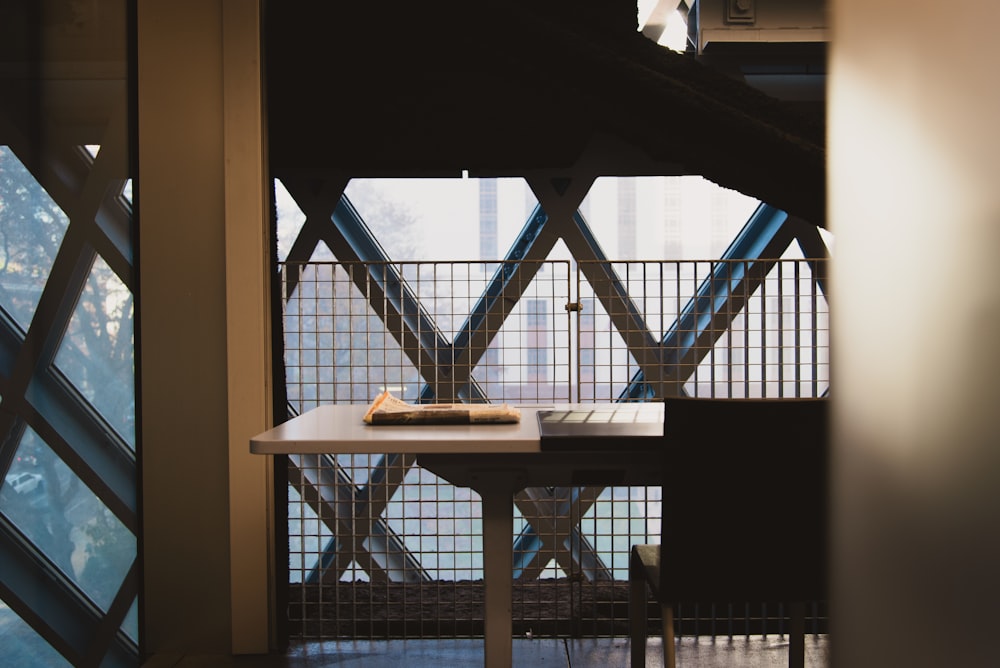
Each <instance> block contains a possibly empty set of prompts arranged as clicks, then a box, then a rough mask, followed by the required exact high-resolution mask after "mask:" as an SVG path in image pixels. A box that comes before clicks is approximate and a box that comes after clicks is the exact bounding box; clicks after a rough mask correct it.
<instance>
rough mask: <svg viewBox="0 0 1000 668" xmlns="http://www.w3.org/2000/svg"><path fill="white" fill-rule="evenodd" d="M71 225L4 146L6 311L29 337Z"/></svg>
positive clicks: (0, 176) (0, 270) (0, 154)
mask: <svg viewBox="0 0 1000 668" xmlns="http://www.w3.org/2000/svg"><path fill="white" fill-rule="evenodd" d="M68 224H69V219H68V218H67V217H66V214H64V213H63V212H62V210H61V209H60V208H59V207H58V206H57V205H56V203H55V202H54V201H52V198H51V197H49V195H48V193H46V192H45V190H43V189H42V187H41V186H40V185H38V183H37V182H36V181H35V179H34V177H32V176H31V174H30V173H29V172H28V170H27V169H25V167H24V165H23V164H21V161H20V160H18V159H17V157H16V156H15V155H14V152H13V151H11V149H10V147H8V146H0V306H2V307H3V308H4V309H5V310H6V311H7V312H8V313H10V314H11V316H13V318H14V319H15V320H16V321H17V323H18V324H19V325H20V326H21V328H22V329H24V330H25V331H27V330H28V325H29V324H30V323H31V317H32V316H33V315H34V313H35V308H36V307H37V306H38V299H39V298H40V297H41V294H42V288H43V287H45V279H46V278H47V277H48V275H49V272H50V271H51V269H52V262H53V261H54V260H55V257H56V252H57V251H58V250H59V244H60V243H62V238H63V236H64V235H65V234H66V227H67V225H68Z"/></svg>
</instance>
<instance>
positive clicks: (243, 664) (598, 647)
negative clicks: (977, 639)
mask: <svg viewBox="0 0 1000 668" xmlns="http://www.w3.org/2000/svg"><path fill="white" fill-rule="evenodd" d="M661 648H662V644H661V642H660V641H659V639H657V638H650V640H649V644H648V645H647V652H646V665H647V666H662V665H663V659H662V654H661V652H660V650H661ZM481 665H483V641H482V640H451V639H444V640H388V641H369V640H356V641H351V640H348V641H337V642H334V641H327V642H316V643H308V644H302V645H295V646H292V647H291V648H289V650H288V651H287V652H286V653H284V654H283V655H280V656H239V657H230V656H180V655H166V654H164V655H157V656H154V657H152V658H151V659H150V660H149V661H147V662H146V663H145V664H143V668H320V667H326V666H338V667H345V668H355V667H356V668H398V667H399V666H406V668H421V667H423V666H426V667H428V668H451V667H453V666H458V667H464V666H481ZM677 665H678V668H783V667H784V666H787V665H788V643H787V640H786V639H785V638H783V637H779V636H769V637H768V638H761V637H759V636H757V637H754V636H751V637H750V638H749V639H747V638H744V637H739V638H734V639H733V640H729V639H726V638H718V639H715V640H714V641H713V639H712V638H710V637H701V638H683V639H682V640H681V641H680V644H679V645H678V651H677ZM522 666H523V667H530V668H535V667H542V668H546V667H550V666H551V667H554V668H564V667H566V668H619V667H622V668H624V667H627V666H628V640H627V639H626V638H582V639H579V638H577V639H561V638H541V639H535V640H527V639H518V640H515V641H514V661H513V667H514V668H519V667H522ZM828 666H829V656H828V642H827V637H826V636H807V637H806V667H807V668H827V667H828Z"/></svg>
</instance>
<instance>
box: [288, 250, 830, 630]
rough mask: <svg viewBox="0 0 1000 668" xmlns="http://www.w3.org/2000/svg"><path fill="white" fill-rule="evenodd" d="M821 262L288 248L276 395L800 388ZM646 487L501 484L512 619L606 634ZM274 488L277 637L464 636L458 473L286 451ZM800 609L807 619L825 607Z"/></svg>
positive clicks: (347, 399)
mask: <svg viewBox="0 0 1000 668" xmlns="http://www.w3.org/2000/svg"><path fill="white" fill-rule="evenodd" d="M824 280H825V263H824V261H822V260H768V261H755V262H751V261H711V262H694V261H683V262H600V263H587V262H580V263H578V264H577V263H570V262H562V261H549V262H539V263H531V264H528V263H514V262H510V263H505V262H408V263H405V262H404V263H338V262H331V263H309V264H292V263H287V264H285V265H283V266H282V288H283V293H282V296H283V304H284V311H283V314H282V317H283V327H284V345H285V373H286V386H287V395H288V400H289V410H290V413H292V414H298V413H302V412H304V411H306V410H309V409H310V408H312V407H314V406H317V405H320V404H324V403H356V404H357V403H361V404H367V403H369V402H370V401H371V400H372V399H373V398H374V397H375V396H376V395H377V394H379V393H381V392H382V391H384V390H389V391H390V392H392V393H393V394H395V395H397V396H399V397H400V398H402V399H404V400H406V401H408V402H413V403H420V402H442V401H445V402H507V403H513V404H515V405H516V404H533V403H535V404H537V403H554V402H584V403H586V402H594V401H643V400H649V399H653V398H656V397H662V396H667V395H672V394H688V395H693V396H731V397H758V396H764V397H792V396H821V395H823V394H825V393H826V392H827V391H828V389H829V312H828V308H827V302H826V298H825V294H824V291H823V288H824V285H825V283H824ZM660 498H661V497H660V489H659V488H658V487H601V486H594V487H544V488H528V489H525V490H522V491H521V492H519V493H518V494H517V495H516V497H515V503H514V524H513V526H512V527H511V540H512V543H511V545H512V549H513V551H514V563H515V570H514V573H512V583H511V584H512V587H513V595H514V596H513V603H514V610H513V632H514V633H515V635H520V634H529V633H530V634H532V635H536V636H545V635H552V636H567V635H572V636H614V635H625V634H626V633H627V628H626V625H627V610H626V608H627V600H628V592H627V572H628V557H629V550H630V548H631V545H633V544H635V543H641V542H657V541H658V540H659V535H660ZM288 501H289V502H288V538H289V543H288V566H289V569H288V575H289V593H288V598H289V607H288V620H289V630H290V634H291V635H292V636H293V637H296V638H302V639H314V638H404V637H475V636H481V635H482V632H483V584H482V578H483V559H482V555H483V548H484V546H483V539H482V535H483V534H482V513H481V510H482V509H481V503H480V499H479V496H478V494H477V493H476V492H475V491H472V490H470V489H468V488H464V487H457V486H454V485H452V484H450V483H448V482H447V481H446V480H444V479H442V478H439V477H437V476H435V475H434V474H432V473H431V472H430V471H427V470H425V469H422V468H421V467H420V466H419V464H418V463H417V462H416V461H415V460H414V458H413V457H410V456H403V455H351V456H348V455H338V456H332V455H308V456H307V455H296V456H291V457H290V458H289V489H288ZM653 613H654V611H653V610H651V623H655V620H656V617H655V614H653ZM680 616H681V621H680V627H679V630H680V631H681V632H682V633H695V634H707V633H711V634H716V633H718V634H741V633H751V632H753V633H755V634H759V633H761V632H764V633H766V632H770V631H774V632H780V630H781V625H782V624H783V623H784V622H783V620H784V614H783V611H782V609H781V608H780V607H779V606H777V605H775V604H771V605H770V606H769V605H767V604H763V605H761V604H755V605H754V606H753V607H752V608H750V607H747V606H744V605H741V606H731V607H730V608H728V609H726V610H719V609H715V608H712V609H710V610H707V609H697V608H690V609H682V610H681V611H680ZM812 616H813V623H814V624H822V623H823V622H822V620H823V619H824V618H825V612H824V611H823V610H821V609H820V608H819V607H817V606H814V609H813V615H812ZM814 628H819V627H818V626H816V627H814Z"/></svg>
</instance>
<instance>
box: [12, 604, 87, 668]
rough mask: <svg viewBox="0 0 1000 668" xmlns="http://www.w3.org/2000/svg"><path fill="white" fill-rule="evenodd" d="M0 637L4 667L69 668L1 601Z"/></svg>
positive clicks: (61, 658) (60, 656)
mask: <svg viewBox="0 0 1000 668" xmlns="http://www.w3.org/2000/svg"><path fill="white" fill-rule="evenodd" d="M0 637H3V665H4V666H8V667H9V668H58V667H59V666H69V665H70V663H69V662H68V661H66V659H64V658H63V657H62V655H61V654H59V653H58V652H57V651H55V650H54V649H52V646H51V645H49V644H48V643H47V642H45V641H44V640H43V639H42V637H41V636H39V635H38V634H37V633H35V630H34V629H32V628H31V627H30V626H28V625H27V624H25V623H24V620H22V619H21V618H20V617H18V616H17V614H15V613H14V611H13V610H11V609H10V608H8V607H7V604H6V603H5V602H4V601H3V600H2V599H0Z"/></svg>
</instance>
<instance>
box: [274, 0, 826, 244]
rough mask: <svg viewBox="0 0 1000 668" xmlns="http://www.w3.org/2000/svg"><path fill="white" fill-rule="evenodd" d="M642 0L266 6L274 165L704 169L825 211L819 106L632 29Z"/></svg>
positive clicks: (776, 198) (768, 195)
mask: <svg viewBox="0 0 1000 668" xmlns="http://www.w3.org/2000/svg"><path fill="white" fill-rule="evenodd" d="M636 29H637V23H636V7H635V4H634V2H632V3H630V2H627V1H625V2H621V1H608V0H604V1H599V0H575V1H570V0H548V1H547V2H536V1H534V0H506V1H503V2H501V1H498V0H478V1H477V2H453V1H445V2H427V3H417V2H396V1H390V2H369V1H367V0H366V1H364V2H350V3H349V2H340V1H337V2H325V3H321V2H305V1H303V0H280V1H274V0H272V1H271V2H270V3H268V5H267V7H266V16H265V28H264V37H265V42H264V52H265V60H266V77H267V78H266V87H267V113H268V127H269V151H270V164H271V169H272V172H273V174H274V175H275V176H278V177H280V176H281V174H283V173H291V172H295V173H299V174H302V173H306V174H308V173H316V174H338V175H341V176H379V175H384V176H403V175H428V176H431V175H446V174H448V175H457V174H458V173H459V172H460V171H461V170H469V172H470V173H471V174H473V175H518V174H524V173H526V172H529V171H532V170H551V171H552V172H553V173H560V172H565V173H566V174H568V175H572V174H573V173H574V171H573V170H574V167H575V166H577V165H578V164H579V161H580V159H581V156H582V155H584V153H585V152H586V151H588V150H590V149H589V148H588V147H592V146H594V145H595V143H599V144H601V145H604V146H607V145H608V144H609V143H610V144H613V145H617V146H619V147H627V152H628V155H629V156H630V157H628V158H627V159H626V160H624V161H622V160H617V161H612V160H608V161H607V162H606V163H605V164H606V165H607V168H606V170H605V171H604V173H603V174H601V175H606V176H614V175H629V174H674V173H689V174H700V175H702V176H704V177H706V178H708V179H710V180H712V181H714V182H716V183H718V184H719V185H722V186H725V187H728V188H732V189H735V190H739V191H741V192H743V193H745V194H747V195H750V196H753V197H756V198H758V199H761V200H763V201H766V202H768V203H769V204H772V205H774V206H777V207H779V208H782V209H784V210H785V211H787V212H789V213H791V214H793V215H797V216H799V217H802V218H804V219H806V220H808V221H811V222H814V223H816V224H820V225H822V224H823V221H824V213H825V207H826V205H825V179H826V173H825V148H824V134H825V131H824V126H823V122H822V116H821V114H819V115H817V114H809V113H804V112H803V109H802V108H800V107H796V106H793V105H792V104H790V103H788V102H783V101H780V100H778V99H776V98H773V97H769V96H767V95H765V94H764V93H762V92H760V91H759V90H757V89H756V88H753V87H751V86H749V85H747V84H746V83H745V82H743V81H741V80H739V79H738V78H734V77H732V76H729V75H727V74H724V73H722V71H720V70H719V69H716V68H714V67H709V66H707V65H705V64H704V63H703V62H702V61H700V60H697V59H695V58H694V57H693V56H691V55H684V54H679V53H676V52H673V51H670V50H669V49H666V48H663V47H660V46H657V45H656V44H655V43H654V42H652V41H650V40H649V39H647V38H645V37H643V36H642V34H641V33H639V32H637V30H636Z"/></svg>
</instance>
